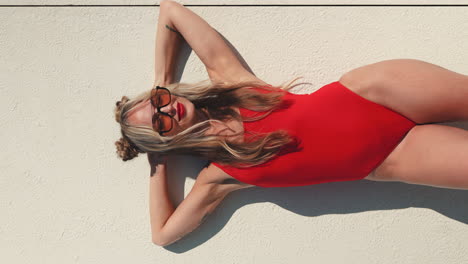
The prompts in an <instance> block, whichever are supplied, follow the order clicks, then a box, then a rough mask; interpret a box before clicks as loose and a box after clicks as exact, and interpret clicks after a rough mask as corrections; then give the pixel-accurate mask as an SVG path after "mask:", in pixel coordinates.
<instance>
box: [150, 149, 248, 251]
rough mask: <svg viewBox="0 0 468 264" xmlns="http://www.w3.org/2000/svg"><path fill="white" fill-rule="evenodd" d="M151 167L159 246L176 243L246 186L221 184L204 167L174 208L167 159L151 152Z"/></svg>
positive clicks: (152, 215)
mask: <svg viewBox="0 0 468 264" xmlns="http://www.w3.org/2000/svg"><path fill="white" fill-rule="evenodd" d="M148 161H149V162H150V166H151V168H152V169H151V177H150V195H149V199H150V200H149V206H150V221H151V233H152V241H153V243H154V244H156V245H159V246H166V245H169V244H172V243H174V242H175V241H177V240H179V239H180V238H182V237H183V236H185V235H187V234H188V233H190V232H191V231H193V230H194V229H195V228H197V227H198V226H199V225H200V224H201V223H202V222H203V220H204V219H206V217H207V216H208V214H210V213H211V212H212V211H214V209H215V208H216V207H217V206H218V205H219V204H220V203H221V201H222V200H223V199H224V197H226V195H228V194H229V193H230V192H232V191H234V190H237V189H241V188H245V186H241V185H238V184H225V183H219V182H217V180H214V179H218V177H213V176H214V175H215V174H213V171H215V170H209V169H208V168H205V169H203V170H202V171H201V172H200V174H199V175H198V177H197V180H196V181H195V184H194V185H193V187H192V190H191V191H190V193H189V194H188V195H187V197H185V199H184V200H183V201H182V202H181V203H180V204H179V206H177V208H176V209H174V205H173V204H172V202H171V201H170V199H169V193H168V188H167V174H166V165H165V162H163V161H161V160H159V158H158V157H157V155H155V154H151V153H149V154H148Z"/></svg>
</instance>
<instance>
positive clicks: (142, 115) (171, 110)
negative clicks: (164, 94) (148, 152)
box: [127, 95, 204, 136]
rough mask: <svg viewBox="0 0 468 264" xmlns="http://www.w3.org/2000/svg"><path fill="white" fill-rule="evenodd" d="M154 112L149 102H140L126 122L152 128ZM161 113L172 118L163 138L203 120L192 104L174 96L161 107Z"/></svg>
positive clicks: (201, 114) (155, 110) (154, 109)
mask: <svg viewBox="0 0 468 264" xmlns="http://www.w3.org/2000/svg"><path fill="white" fill-rule="evenodd" d="M179 110H180V111H179ZM156 112H157V109H156V108H154V107H153V106H152V105H151V102H150V101H149V100H146V101H142V102H140V103H138V104H137V105H136V107H135V109H134V110H132V111H131V112H130V113H129V115H128V119H127V121H128V122H129V123H130V124H131V125H144V126H149V127H153V124H152V123H151V120H152V117H153V115H154V114H155V113H156ZM161 112H165V113H167V114H169V115H170V116H172V117H173V118H172V129H171V130H170V131H169V132H166V133H163V136H173V135H177V134H178V133H179V132H181V131H183V130H185V129H186V128H189V127H191V126H192V125H194V124H197V123H198V122H200V121H202V120H203V119H204V118H203V116H204V115H203V113H201V111H200V110H197V109H195V106H194V105H193V104H192V102H190V101H189V100H188V99H186V98H184V97H180V96H176V95H171V102H170V103H169V104H168V105H166V106H164V107H162V108H161Z"/></svg>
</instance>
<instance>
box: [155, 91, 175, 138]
mask: <svg viewBox="0 0 468 264" xmlns="http://www.w3.org/2000/svg"><path fill="white" fill-rule="evenodd" d="M150 101H151V105H152V106H153V107H154V108H156V109H157V110H158V111H157V112H156V113H154V114H153V117H152V119H151V123H152V124H153V129H154V131H156V132H158V133H159V135H161V136H162V134H163V133H167V132H169V131H171V129H172V123H173V122H172V121H173V119H174V118H173V117H172V116H170V115H169V114H167V113H164V112H161V108H162V107H164V106H166V105H168V104H169V103H170V102H171V92H169V90H168V89H167V88H164V87H160V86H156V88H154V89H153V90H151V99H150Z"/></svg>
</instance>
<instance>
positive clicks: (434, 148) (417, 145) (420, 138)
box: [366, 124, 468, 189]
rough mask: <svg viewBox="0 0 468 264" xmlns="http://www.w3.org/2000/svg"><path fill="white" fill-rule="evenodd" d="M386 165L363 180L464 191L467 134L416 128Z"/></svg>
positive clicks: (467, 183)
mask: <svg viewBox="0 0 468 264" xmlns="http://www.w3.org/2000/svg"><path fill="white" fill-rule="evenodd" d="M384 162H385V161H384ZM386 162H387V163H388V164H387V166H382V167H381V168H377V169H376V170H375V171H374V173H373V175H371V176H370V177H368V178H366V179H368V180H375V181H401V182H406V183H412V184H422V185H428V186H436V187H446V188H455V189H458V188H460V189H462V188H464V189H468V131H466V130H464V129H461V128H457V127H451V126H445V125H438V124H427V125H417V126H415V127H414V128H412V129H411V130H410V131H409V132H408V134H407V135H406V136H405V137H404V139H403V140H402V141H401V143H400V144H399V145H398V146H397V147H396V148H395V150H394V151H393V152H392V153H391V154H390V155H389V156H388V157H387V159H386Z"/></svg>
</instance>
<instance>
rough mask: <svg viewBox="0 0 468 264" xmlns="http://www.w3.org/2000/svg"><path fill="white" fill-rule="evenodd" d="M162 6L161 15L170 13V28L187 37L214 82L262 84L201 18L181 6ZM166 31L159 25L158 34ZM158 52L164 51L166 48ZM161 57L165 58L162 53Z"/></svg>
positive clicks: (162, 3)
mask: <svg viewBox="0 0 468 264" xmlns="http://www.w3.org/2000/svg"><path fill="white" fill-rule="evenodd" d="M160 6H161V10H160V12H161V13H160V14H162V13H167V14H164V16H166V15H167V19H168V21H167V26H168V27H170V28H172V29H174V30H175V31H177V32H179V33H180V34H181V35H182V36H183V38H184V39H185V41H187V43H188V44H189V45H190V47H191V48H192V49H193V51H194V52H195V53H196V54H197V56H198V57H199V58H200V60H201V61H202V62H203V64H204V65H205V67H206V70H207V72H208V75H209V76H210V79H212V80H216V81H222V82H239V81H250V80H252V81H260V82H261V80H259V79H258V78H257V77H256V76H255V75H253V74H252V73H250V72H249V71H248V70H247V69H245V68H244V66H242V64H241V62H240V61H239V59H238V58H237V57H236V55H235V53H234V52H233V51H232V50H231V48H230V47H229V46H228V45H227V44H226V42H225V41H224V39H223V38H222V37H221V36H220V35H219V34H218V32H216V30H214V29H213V28H212V27H211V26H210V25H209V24H208V23H207V22H206V21H205V20H203V19H202V18H201V17H200V16H198V15H197V14H195V13H194V12H192V11H191V10H190V9H188V8H186V7H184V6H183V5H181V4H179V3H177V2H173V1H169V0H163V1H161V3H160ZM164 21H166V20H164ZM163 29H164V30H166V31H168V32H169V30H170V29H169V30H168V28H166V25H158V31H159V30H163ZM176 36H177V33H176V32H172V37H173V38H176ZM158 50H159V51H162V50H163V48H161V49H159V48H158ZM158 55H160V56H163V55H161V54H160V53H157V54H156V56H158ZM158 60H159V59H158Z"/></svg>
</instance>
